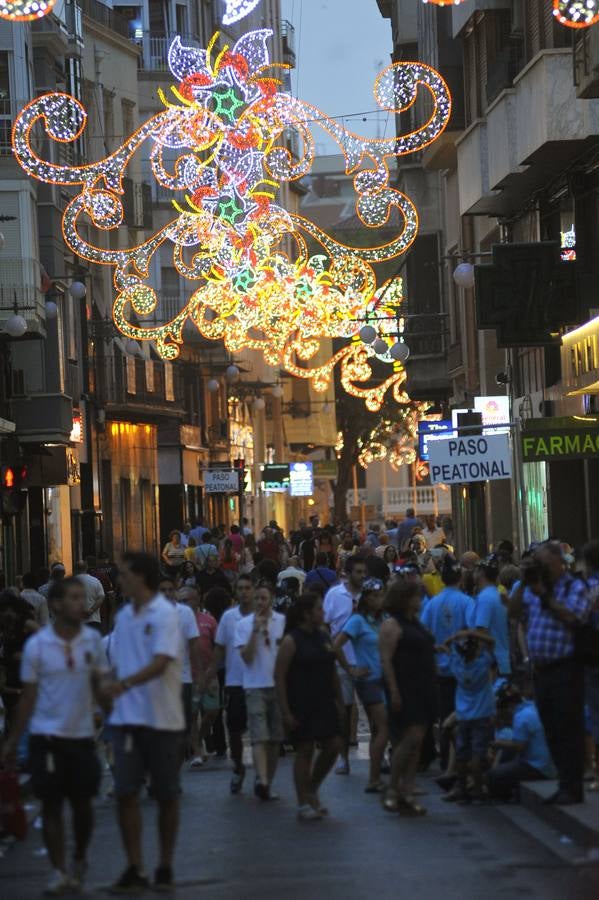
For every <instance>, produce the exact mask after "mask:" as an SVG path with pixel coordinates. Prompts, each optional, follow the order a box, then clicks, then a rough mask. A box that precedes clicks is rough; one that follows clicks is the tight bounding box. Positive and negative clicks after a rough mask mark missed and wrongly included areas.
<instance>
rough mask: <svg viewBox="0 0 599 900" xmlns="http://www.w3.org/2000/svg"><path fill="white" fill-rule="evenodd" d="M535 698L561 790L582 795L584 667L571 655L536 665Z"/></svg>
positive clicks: (580, 796) (578, 795)
mask: <svg viewBox="0 0 599 900" xmlns="http://www.w3.org/2000/svg"><path fill="white" fill-rule="evenodd" d="M534 683H535V699H536V702H537V709H538V710H539V716H540V717H541V722H542V723H543V728H544V729H545V736H546V738H547V744H548V746H549V752H550V753H551V756H552V758H553V762H554V764H555V767H556V769H557V772H558V778H559V786H560V790H564V791H568V792H569V793H572V794H574V795H575V796H576V797H579V798H582V795H583V777H584V763H585V727H584V668H583V667H582V666H581V665H580V664H579V663H577V662H576V661H575V660H574V659H570V658H567V659H562V660H558V661H557V662H555V663H551V664H549V665H547V666H537V667H535V673H534Z"/></svg>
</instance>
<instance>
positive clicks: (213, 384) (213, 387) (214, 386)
mask: <svg viewBox="0 0 599 900" xmlns="http://www.w3.org/2000/svg"><path fill="white" fill-rule="evenodd" d="M218 388H219V384H218V381H217V380H216V378H211V379H210V380H209V381H207V382H206V389H207V390H208V391H210V393H211V394H216V392H217V390H218Z"/></svg>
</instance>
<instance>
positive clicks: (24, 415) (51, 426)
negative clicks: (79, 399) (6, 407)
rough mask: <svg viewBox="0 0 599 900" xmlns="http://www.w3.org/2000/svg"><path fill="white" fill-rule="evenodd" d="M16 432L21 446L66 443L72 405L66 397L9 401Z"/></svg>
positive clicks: (63, 395)
mask: <svg viewBox="0 0 599 900" xmlns="http://www.w3.org/2000/svg"><path fill="white" fill-rule="evenodd" d="M12 410H13V419H14V422H15V425H16V433H17V435H18V438H19V441H20V442H21V443H22V444H46V443H47V444H65V445H66V444H68V443H69V438H70V435H71V431H72V428H73V404H72V402H71V398H70V397H67V396H66V395H65V394H33V395H32V396H30V397H19V398H18V399H15V400H13V401H12Z"/></svg>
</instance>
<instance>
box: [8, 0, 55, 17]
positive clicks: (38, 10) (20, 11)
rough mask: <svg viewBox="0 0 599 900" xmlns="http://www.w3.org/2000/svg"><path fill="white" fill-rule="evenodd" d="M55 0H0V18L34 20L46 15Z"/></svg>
mask: <svg viewBox="0 0 599 900" xmlns="http://www.w3.org/2000/svg"><path fill="white" fill-rule="evenodd" d="M55 2H56V0H0V19H7V20H8V21H9V22H34V21H35V20H36V19H41V18H42V17H43V16H47V15H48V13H49V12H50V10H51V9H52V7H53V6H54V4H55Z"/></svg>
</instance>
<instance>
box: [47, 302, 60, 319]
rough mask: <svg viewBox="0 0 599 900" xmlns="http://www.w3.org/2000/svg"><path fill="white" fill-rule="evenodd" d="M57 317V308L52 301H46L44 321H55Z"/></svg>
mask: <svg viewBox="0 0 599 900" xmlns="http://www.w3.org/2000/svg"><path fill="white" fill-rule="evenodd" d="M57 316H58V306H57V304H56V303H55V302H54V300H46V319H55V318H56V317H57Z"/></svg>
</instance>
